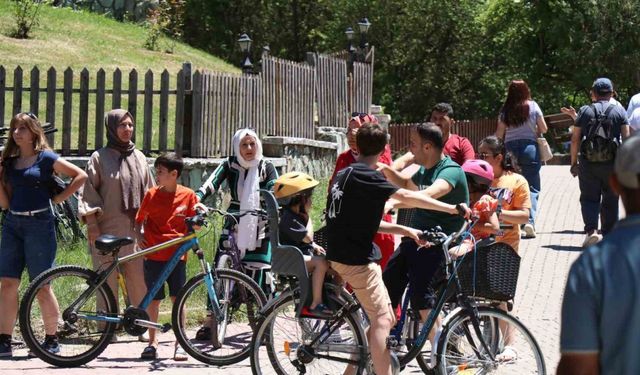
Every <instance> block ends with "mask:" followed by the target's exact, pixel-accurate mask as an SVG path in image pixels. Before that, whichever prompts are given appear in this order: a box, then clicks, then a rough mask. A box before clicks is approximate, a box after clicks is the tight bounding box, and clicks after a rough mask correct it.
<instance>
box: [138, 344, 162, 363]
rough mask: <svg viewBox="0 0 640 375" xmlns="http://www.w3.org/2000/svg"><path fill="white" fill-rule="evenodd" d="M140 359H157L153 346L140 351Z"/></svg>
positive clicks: (156, 351)
mask: <svg viewBox="0 0 640 375" xmlns="http://www.w3.org/2000/svg"><path fill="white" fill-rule="evenodd" d="M140 359H144V360H147V361H153V360H155V359H158V350H157V349H156V348H155V346H147V347H146V348H144V350H143V351H142V354H140Z"/></svg>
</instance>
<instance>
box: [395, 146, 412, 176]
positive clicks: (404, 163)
mask: <svg viewBox="0 0 640 375" xmlns="http://www.w3.org/2000/svg"><path fill="white" fill-rule="evenodd" d="M413 162H414V159H413V154H412V153H411V151H409V152H407V153H406V154H404V155H402V156H400V157H399V158H397V159H396V160H394V161H393V164H391V168H393V169H394V170H396V171H401V170H403V169H405V168H406V167H408V166H410V165H411V164H413Z"/></svg>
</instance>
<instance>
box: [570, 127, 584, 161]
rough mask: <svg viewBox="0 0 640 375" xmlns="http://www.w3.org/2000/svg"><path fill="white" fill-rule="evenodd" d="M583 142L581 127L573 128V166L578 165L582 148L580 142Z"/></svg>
mask: <svg viewBox="0 0 640 375" xmlns="http://www.w3.org/2000/svg"><path fill="white" fill-rule="evenodd" d="M581 140H582V129H581V128H580V127H579V126H574V127H573V132H572V133H571V151H570V152H571V165H572V166H574V165H578V149H579V148H580V141H581Z"/></svg>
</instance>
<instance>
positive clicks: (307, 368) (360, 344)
mask: <svg viewBox="0 0 640 375" xmlns="http://www.w3.org/2000/svg"><path fill="white" fill-rule="evenodd" d="M326 286H327V284H325V287H326ZM329 295H330V296H331V297H330V298H335V299H336V302H338V303H339V304H340V305H344V304H346V303H347V301H346V300H345V299H344V298H342V296H341V297H337V296H335V294H329ZM296 298H297V297H296V296H295V294H294V292H292V291H289V292H285V293H283V294H281V295H280V296H279V297H277V299H276V300H274V301H273V302H272V305H271V307H269V308H268V310H267V311H265V312H264V317H265V318H264V320H262V321H261V324H260V326H259V328H258V329H257V330H256V331H255V333H254V338H253V343H252V347H253V351H252V355H251V369H252V370H253V374H254V375H267V374H279V375H289V374H298V373H299V374H312V375H313V374H342V373H344V371H345V369H346V368H347V367H348V366H349V364H347V363H345V362H346V361H351V362H353V363H354V365H352V366H353V367H354V370H355V371H354V372H353V373H355V374H362V373H363V372H364V371H365V369H366V368H367V366H368V364H369V361H368V350H367V346H366V339H365V337H364V330H363V329H362V328H361V326H362V324H364V323H363V322H362V321H361V320H360V317H359V314H358V313H357V311H356V312H351V313H348V314H347V315H346V316H345V318H344V319H342V320H341V321H337V322H336V321H330V320H318V319H311V318H297V317H296V312H295V306H296ZM332 323H335V324H336V328H335V329H332V330H327V329H326V327H327V325H328V324H332ZM319 335H320V339H318V340H317V341H316V343H315V344H314V345H313V346H311V345H310V344H311V342H312V341H313V340H314V338H316V337H318V336H319ZM341 361H342V362H341Z"/></svg>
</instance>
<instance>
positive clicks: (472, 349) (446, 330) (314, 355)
mask: <svg viewBox="0 0 640 375" xmlns="http://www.w3.org/2000/svg"><path fill="white" fill-rule="evenodd" d="M266 202H267V207H268V212H269V221H270V223H269V224H270V225H273V223H277V203H276V202H275V199H273V200H269V199H266ZM469 228H470V225H469V222H465V224H464V226H463V227H462V228H461V230H460V231H458V232H456V233H453V234H451V235H447V234H446V233H443V232H441V231H437V230H435V231H428V232H425V233H424V235H423V237H424V238H425V239H427V240H428V241H429V242H431V243H432V244H434V245H441V246H442V250H443V252H444V254H445V259H446V262H445V265H444V267H443V270H444V273H445V275H444V282H443V283H442V284H441V285H442V286H441V287H440V288H439V289H438V291H437V294H436V296H437V301H438V303H437V305H436V307H435V308H434V309H433V310H432V311H431V313H430V314H429V316H428V317H427V320H426V322H425V323H424V324H423V325H422V328H421V329H420V331H419V332H417V335H416V337H415V339H414V340H413V342H412V345H411V347H410V349H409V350H408V351H407V352H406V354H405V355H404V356H403V358H401V359H400V366H404V365H406V364H408V363H409V362H410V361H412V360H413V359H415V358H416V357H417V356H418V355H420V354H421V353H422V347H423V346H424V345H425V343H426V341H427V335H428V333H429V332H430V331H431V329H432V328H433V326H434V324H435V320H436V317H437V316H438V315H439V314H440V312H441V311H442V309H443V307H444V305H445V303H446V302H447V301H449V300H451V299H452V298H453V299H455V301H456V306H457V307H456V308H455V309H454V310H453V311H451V312H450V313H449V314H448V315H447V317H446V319H445V322H444V326H443V329H442V332H441V333H440V335H439V338H438V339H437V345H436V348H434V351H433V352H434V354H433V358H432V361H431V362H432V363H431V366H430V367H429V368H428V369H427V371H426V372H427V373H438V374H485V373H495V374H546V368H545V363H544V357H543V356H542V352H541V350H540V347H539V345H538V343H537V342H536V340H535V338H534V337H533V336H532V335H531V333H530V332H529V330H528V329H527V328H526V327H525V326H524V324H522V323H521V322H520V321H519V320H518V319H516V318H515V317H513V316H511V315H509V314H508V313H507V312H505V311H503V310H501V309H499V308H497V307H493V306H485V305H480V304H478V303H477V301H476V298H477V297H478V296H477V293H476V290H477V289H479V287H480V286H479V285H476V279H475V278H473V279H472V281H471V285H470V286H469V285H468V282H467V281H464V280H461V279H460V278H459V277H458V272H457V271H458V268H459V267H461V266H462V265H463V264H465V263H464V259H465V258H466V257H472V258H469V259H473V260H474V262H472V263H467V264H471V265H472V266H473V270H472V276H476V275H475V273H476V272H475V271H477V270H478V269H479V268H480V266H479V265H478V264H477V263H476V262H475V261H477V260H478V259H475V258H473V257H476V256H477V257H478V258H480V256H479V255H477V254H475V253H477V252H478V251H477V250H476V251H474V252H472V253H470V254H471V255H469V254H467V255H466V256H465V257H464V258H461V259H459V261H453V260H452V258H451V256H450V255H449V247H450V246H451V245H452V244H456V243H458V242H459V241H461V240H462V239H463V238H465V237H466V236H467V235H469V231H468V230H469ZM274 237H275V241H276V242H275V243H272V245H273V249H274V251H273V256H272V268H273V271H274V273H276V274H279V275H288V276H290V277H295V282H292V283H291V285H292V286H291V289H290V290H288V291H286V292H283V293H282V294H281V295H280V296H279V297H277V298H276V299H274V300H272V301H271V302H270V303H269V304H268V305H267V306H266V307H265V308H264V309H263V311H262V316H263V319H262V320H261V323H260V326H259V327H258V329H257V330H255V331H254V339H253V344H252V345H253V353H252V356H251V367H252V370H253V373H254V374H256V375H257V374H280V375H284V374H334V373H335V374H338V373H343V372H344V371H345V370H346V369H347V367H351V370H352V371H351V372H352V373H355V374H363V373H373V371H372V366H371V361H370V354H369V350H368V347H367V341H366V338H365V335H364V331H365V327H366V324H367V322H366V321H365V320H364V319H362V313H361V309H360V305H359V304H358V302H357V300H355V299H352V298H350V297H349V296H348V295H347V296H345V295H344V294H345V293H342V292H340V293H327V297H328V299H329V301H330V302H335V303H333V304H334V306H336V307H337V308H336V313H335V314H334V316H333V317H332V318H330V319H327V320H318V319H315V318H309V317H305V316H303V315H302V314H301V311H302V307H303V306H305V305H306V304H307V303H308V302H309V296H310V293H311V292H310V282H309V277H308V274H307V271H306V267H305V264H304V259H303V258H302V254H301V253H300V250H299V249H297V248H295V247H292V246H281V245H279V244H278V243H277V236H274ZM500 248H502V247H501V246H498V247H496V248H495V249H500ZM425 250H426V251H429V250H428V249H425ZM503 250H505V249H503ZM495 251H500V250H495ZM509 251H513V250H509ZM485 255H486V254H485ZM516 256H517V255H516ZM331 290H332V287H331V285H330V284H326V287H325V291H331Z"/></svg>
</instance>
